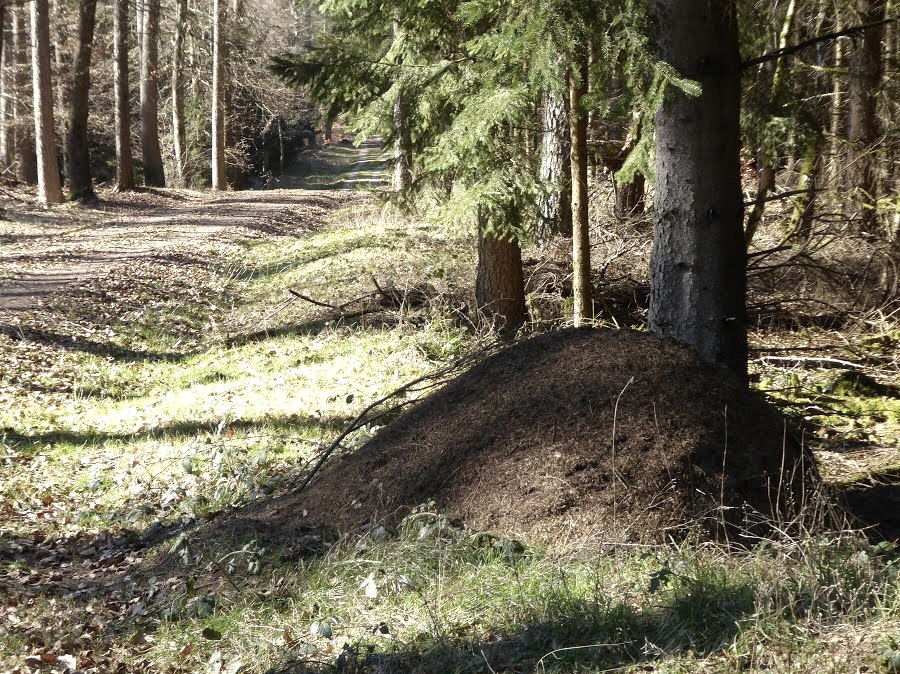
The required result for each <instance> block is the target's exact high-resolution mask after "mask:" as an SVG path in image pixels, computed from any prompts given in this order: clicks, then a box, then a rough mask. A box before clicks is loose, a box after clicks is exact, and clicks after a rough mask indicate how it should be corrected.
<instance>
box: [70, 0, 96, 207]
mask: <svg viewBox="0 0 900 674" xmlns="http://www.w3.org/2000/svg"><path fill="white" fill-rule="evenodd" d="M96 16H97V0H81V1H80V2H79V3H78V39H77V49H76V52H75V61H74V63H73V64H72V91H71V94H70V97H69V142H68V143H67V147H66V151H67V154H68V161H67V162H66V177H67V179H68V183H69V196H70V197H71V198H74V199H84V198H90V197H93V196H94V187H93V185H92V184H91V158H90V150H89V145H88V105H89V100H90V99H89V93H90V88H91V50H92V48H93V42H94V24H95V19H96Z"/></svg>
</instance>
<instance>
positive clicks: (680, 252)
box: [649, 0, 747, 375]
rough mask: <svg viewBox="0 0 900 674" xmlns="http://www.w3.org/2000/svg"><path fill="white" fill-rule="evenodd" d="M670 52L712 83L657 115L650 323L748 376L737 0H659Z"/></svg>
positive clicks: (685, 70)
mask: <svg viewBox="0 0 900 674" xmlns="http://www.w3.org/2000/svg"><path fill="white" fill-rule="evenodd" d="M656 6H657V19H658V22H659V25H660V26H664V27H665V30H663V31H661V36H660V47H661V50H662V56H663V58H664V59H665V60H666V61H667V62H668V63H670V64H671V65H672V66H674V67H675V68H676V69H677V70H678V72H679V73H681V74H682V75H684V76H685V77H689V78H691V79H694V80H697V81H699V82H700V84H701V85H702V87H703V93H702V95H701V96H700V97H699V98H694V97H691V96H688V95H687V94H685V93H684V92H682V91H680V90H676V89H674V88H672V89H671V90H670V91H669V92H668V95H667V99H666V103H665V104H664V106H663V108H662V109H661V110H660V112H659V113H658V114H657V116H656V137H657V138H656V176H657V177H656V190H655V194H656V199H655V206H654V218H655V226H654V233H653V255H652V262H651V290H650V315H649V327H650V330H651V331H653V332H660V333H663V334H666V335H670V336H672V337H674V338H676V339H678V340H681V341H683V342H686V343H687V344H689V345H690V346H692V347H693V348H694V349H696V350H697V352H698V354H699V355H700V357H701V358H702V359H703V360H705V361H707V362H711V363H718V364H721V365H725V366H726V367H728V368H729V369H731V370H732V371H734V372H736V373H738V374H740V375H746V372H747V327H746V316H745V314H746V252H745V247H744V239H743V231H742V227H741V225H742V214H743V208H742V197H741V181H740V164H739V154H738V153H739V147H740V142H739V139H740V119H739V112H740V70H739V62H740V57H739V53H738V32H737V19H736V14H737V10H736V7H735V3H734V0H656Z"/></svg>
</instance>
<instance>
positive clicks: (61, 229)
mask: <svg viewBox="0 0 900 674" xmlns="http://www.w3.org/2000/svg"><path fill="white" fill-rule="evenodd" d="M333 147H334V149H326V150H323V151H321V152H319V153H317V155H318V156H317V157H316V158H314V159H313V164H314V165H317V166H319V167H320V168H322V169H323V170H324V171H325V172H326V173H327V174H328V175H329V176H332V177H333V178H336V180H332V182H331V184H329V185H324V184H323V185H318V186H315V187H313V186H312V185H307V186H306V188H305V189H304V188H302V187H301V185H302V184H303V183H308V182H309V171H308V169H309V168H310V165H309V164H307V165H306V166H301V167H299V170H297V169H294V168H293V167H290V168H289V170H288V171H286V172H285V175H284V176H283V177H282V178H281V179H279V180H278V181H276V182H275V184H274V186H275V187H276V189H265V190H242V191H236V192H219V193H214V192H208V191H207V192H200V191H190V190H177V189H153V190H147V191H143V192H132V193H115V192H112V191H104V190H101V191H100V200H99V201H98V202H97V203H96V204H91V205H79V204H66V205H62V206H58V207H54V208H52V209H40V208H38V207H36V206H34V205H33V204H31V203H27V202H25V203H23V202H22V201H19V202H13V201H8V202H6V203H5V204H3V206H4V207H5V210H0V311H23V310H28V309H33V308H35V307H36V306H38V305H39V304H40V303H41V302H42V301H43V300H45V299H47V298H49V297H51V296H53V295H54V294H57V293H59V292H60V291H61V290H63V289H65V288H66V287H68V286H72V285H76V284H78V283H80V282H83V281H87V280H90V279H92V278H96V277H99V276H101V275H105V274H108V273H109V272H110V271H111V270H115V268H116V267H118V266H121V265H129V264H134V263H137V262H139V261H141V260H146V259H152V258H169V259H171V258H172V257H173V256H177V255H179V254H182V253H187V252H192V251H197V250H198V249H199V250H205V249H210V248H212V247H213V246H214V245H215V244H217V243H220V242H222V241H224V240H228V239H231V238H233V237H234V236H236V235H237V234H238V233H239V232H245V233H246V231H247V230H256V231H257V232H264V233H265V232H273V231H274V230H276V229H278V228H279V223H280V222H282V223H283V222H284V221H286V220H290V221H292V222H298V221H302V220H304V219H306V220H309V222H310V224H315V223H316V222H318V221H321V219H322V218H323V217H324V216H325V215H326V214H327V212H329V211H331V210H334V209H335V208H339V207H340V206H341V205H342V204H344V203H346V201H347V198H348V196H349V195H347V194H346V192H347V191H349V190H356V189H360V188H362V187H377V186H379V185H382V184H384V179H383V177H382V172H383V162H382V160H381V159H380V156H381V154H382V145H381V144H380V143H377V142H372V143H367V144H365V145H363V146H361V147H360V148H353V147H350V148H347V147H346V146H343V145H341V146H333ZM329 188H330V189H329ZM334 190H341V192H343V193H335V192H334Z"/></svg>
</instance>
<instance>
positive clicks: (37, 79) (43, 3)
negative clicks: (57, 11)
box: [31, 0, 63, 205]
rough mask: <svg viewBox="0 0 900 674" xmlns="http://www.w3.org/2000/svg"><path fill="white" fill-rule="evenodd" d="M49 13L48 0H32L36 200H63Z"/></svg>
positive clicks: (42, 201) (54, 202)
mask: <svg viewBox="0 0 900 674" xmlns="http://www.w3.org/2000/svg"><path fill="white" fill-rule="evenodd" d="M49 14H50V12H49V7H48V2H47V0H32V2H31V68H32V83H33V84H32V86H33V87H34V139H35V148H36V150H37V174H38V203H40V204H44V205H47V204H58V203H60V202H61V201H62V200H63V194H62V187H61V186H60V183H59V163H58V162H57V160H56V137H55V132H54V129H53V81H52V78H51V71H50V15H49Z"/></svg>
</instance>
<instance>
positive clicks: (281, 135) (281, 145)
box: [278, 117, 284, 175]
mask: <svg viewBox="0 0 900 674" xmlns="http://www.w3.org/2000/svg"><path fill="white" fill-rule="evenodd" d="M283 173H284V133H282V130H281V117H279V118H278V175H281V174H283Z"/></svg>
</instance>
